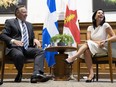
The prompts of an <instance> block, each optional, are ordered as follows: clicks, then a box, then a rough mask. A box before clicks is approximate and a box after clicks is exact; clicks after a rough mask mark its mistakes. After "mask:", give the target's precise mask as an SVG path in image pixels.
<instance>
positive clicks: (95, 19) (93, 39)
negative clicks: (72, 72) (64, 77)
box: [65, 9, 115, 82]
mask: <svg viewBox="0 0 116 87" xmlns="http://www.w3.org/2000/svg"><path fill="white" fill-rule="evenodd" d="M108 35H109V36H110V38H107V36H108ZM114 37H115V33H114V31H113V29H112V27H111V26H110V25H109V24H108V23H106V22H105V15H104V11H103V10H101V9H99V10H97V11H95V12H94V14H93V16H92V25H91V26H89V27H88V29H87V42H86V43H85V44H83V45H82V46H81V47H80V49H79V50H78V52H77V53H76V54H75V55H74V56H72V57H69V58H67V59H66V60H65V62H66V63H67V64H69V65H71V64H72V63H73V62H74V61H75V59H76V58H78V57H80V56H81V55H82V54H84V58H85V62H86V65H87V68H88V71H89V76H88V78H87V80H86V82H91V81H92V80H93V81H94V78H95V76H94V72H93V66H92V58H91V56H93V55H95V54H96V53H103V52H106V51H107V45H106V42H107V41H109V40H112V39H114Z"/></svg>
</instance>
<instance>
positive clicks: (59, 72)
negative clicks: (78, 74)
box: [45, 46, 77, 81]
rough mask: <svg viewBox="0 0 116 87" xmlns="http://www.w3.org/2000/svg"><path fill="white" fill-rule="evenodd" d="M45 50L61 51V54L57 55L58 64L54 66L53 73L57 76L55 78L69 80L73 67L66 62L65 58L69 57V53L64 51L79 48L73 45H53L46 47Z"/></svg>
mask: <svg viewBox="0 0 116 87" xmlns="http://www.w3.org/2000/svg"><path fill="white" fill-rule="evenodd" d="M45 50H46V51H51V52H59V54H56V55H55V60H56V64H55V65H54V67H53V74H54V76H55V80H56V81H59V80H63V81H67V80H69V79H70V75H71V70H72V69H71V66H69V65H67V64H66V63H65V62H64V60H65V59H66V58H68V54H65V53H64V52H71V51H75V50H77V48H76V47H72V46H51V47H48V48H46V49H45Z"/></svg>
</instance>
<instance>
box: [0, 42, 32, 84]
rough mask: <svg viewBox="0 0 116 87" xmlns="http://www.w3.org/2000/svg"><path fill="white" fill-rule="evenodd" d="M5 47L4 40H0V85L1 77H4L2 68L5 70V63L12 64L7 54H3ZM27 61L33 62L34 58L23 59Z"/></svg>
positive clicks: (1, 82) (0, 82)
mask: <svg viewBox="0 0 116 87" xmlns="http://www.w3.org/2000/svg"><path fill="white" fill-rule="evenodd" d="M5 49H6V44H5V43H4V41H0V52H1V58H0V63H1V66H0V67H1V81H0V85H2V84H3V79H4V70H5V64H14V63H13V61H11V60H10V59H11V58H9V57H8V56H6V55H5ZM27 63H34V58H28V59H26V60H25V64H27Z"/></svg>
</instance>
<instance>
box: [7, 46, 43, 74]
mask: <svg viewBox="0 0 116 87" xmlns="http://www.w3.org/2000/svg"><path fill="white" fill-rule="evenodd" d="M8 56H10V57H11V58H12V60H13V62H14V65H15V67H16V69H17V70H18V73H22V69H23V65H24V61H25V60H26V58H34V59H35V61H34V72H33V74H41V73H44V58H45V55H44V51H43V50H42V49H39V48H33V47H29V48H28V49H26V50H25V49H24V48H23V47H13V48H11V51H10V52H9V53H8Z"/></svg>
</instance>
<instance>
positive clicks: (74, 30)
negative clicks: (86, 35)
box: [63, 0, 80, 46]
mask: <svg viewBox="0 0 116 87" xmlns="http://www.w3.org/2000/svg"><path fill="white" fill-rule="evenodd" d="M65 3H66V2H65ZM63 33H65V34H70V35H71V36H73V39H74V42H75V43H74V45H73V46H76V43H80V28H79V23H78V16H77V8H76V0H68V2H67V4H66V14H65V19H64V28H63Z"/></svg>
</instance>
